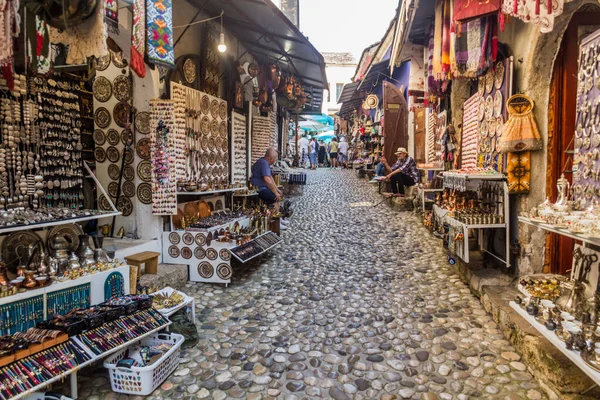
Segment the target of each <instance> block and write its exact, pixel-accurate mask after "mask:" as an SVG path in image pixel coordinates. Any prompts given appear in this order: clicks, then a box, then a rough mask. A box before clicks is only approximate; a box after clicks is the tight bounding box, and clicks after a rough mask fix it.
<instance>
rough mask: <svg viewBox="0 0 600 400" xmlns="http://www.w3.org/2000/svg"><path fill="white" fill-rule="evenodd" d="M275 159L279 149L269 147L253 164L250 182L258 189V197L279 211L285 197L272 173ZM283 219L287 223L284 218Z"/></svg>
mask: <svg viewBox="0 0 600 400" xmlns="http://www.w3.org/2000/svg"><path fill="white" fill-rule="evenodd" d="M275 161H277V150H275V149H274V148H269V149H267V151H266V153H265V156H264V157H262V158H259V159H258V160H257V161H256V162H255V163H254V165H253V166H252V177H251V178H250V183H252V186H254V187H256V189H257V190H258V197H260V198H261V199H262V200H263V201H264V202H265V203H266V204H267V205H268V206H274V207H275V211H276V212H279V210H280V208H279V202H280V201H281V199H282V198H283V193H282V192H281V190H279V189H278V188H277V185H276V184H275V181H274V180H273V176H272V175H271V165H273V164H275ZM281 221H282V222H283V223H284V224H285V223H286V222H285V221H283V219H282V220H281Z"/></svg>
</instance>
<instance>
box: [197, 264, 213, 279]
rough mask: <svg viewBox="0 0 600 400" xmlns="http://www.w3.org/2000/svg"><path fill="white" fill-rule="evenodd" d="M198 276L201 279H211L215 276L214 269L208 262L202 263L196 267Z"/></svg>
mask: <svg viewBox="0 0 600 400" xmlns="http://www.w3.org/2000/svg"><path fill="white" fill-rule="evenodd" d="M198 274H199V275H200V276H201V277H202V278H204V279H208V278H211V277H212V276H213V275H214V274H215V269H214V268H213V266H212V265H211V264H210V263H209V262H207V261H204V262H201V263H200V264H199V265H198Z"/></svg>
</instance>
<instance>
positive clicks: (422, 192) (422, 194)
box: [419, 188, 444, 212]
mask: <svg viewBox="0 0 600 400" xmlns="http://www.w3.org/2000/svg"><path fill="white" fill-rule="evenodd" d="M419 190H420V193H419V196H420V197H421V208H422V210H423V212H425V202H426V200H427V194H428V193H440V192H443V191H444V189H425V188H423V189H419Z"/></svg>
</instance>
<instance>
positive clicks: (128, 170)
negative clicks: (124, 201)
mask: <svg viewBox="0 0 600 400" xmlns="http://www.w3.org/2000/svg"><path fill="white" fill-rule="evenodd" d="M123 178H124V179H125V180H126V181H132V180H134V179H135V170H134V169H133V166H131V165H125V166H124V167H123Z"/></svg>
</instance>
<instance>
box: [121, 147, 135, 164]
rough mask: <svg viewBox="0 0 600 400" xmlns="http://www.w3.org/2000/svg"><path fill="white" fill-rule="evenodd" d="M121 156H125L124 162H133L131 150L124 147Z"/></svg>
mask: <svg viewBox="0 0 600 400" xmlns="http://www.w3.org/2000/svg"><path fill="white" fill-rule="evenodd" d="M123 157H124V158H125V164H133V161H134V158H135V155H134V153H133V150H131V149H125V152H124V153H123Z"/></svg>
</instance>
